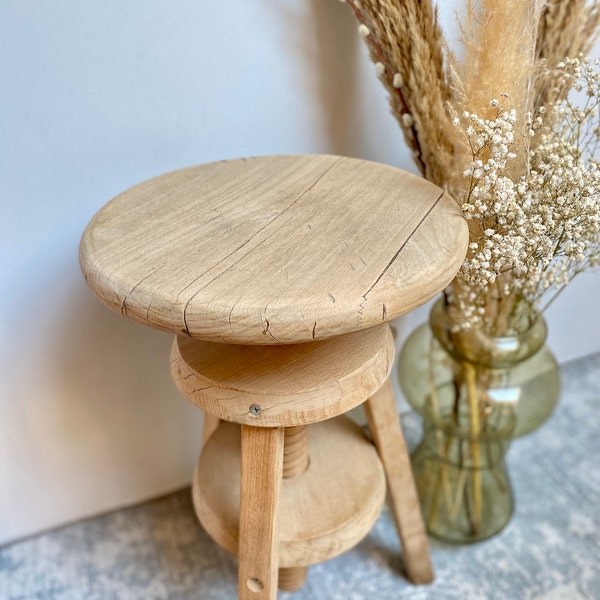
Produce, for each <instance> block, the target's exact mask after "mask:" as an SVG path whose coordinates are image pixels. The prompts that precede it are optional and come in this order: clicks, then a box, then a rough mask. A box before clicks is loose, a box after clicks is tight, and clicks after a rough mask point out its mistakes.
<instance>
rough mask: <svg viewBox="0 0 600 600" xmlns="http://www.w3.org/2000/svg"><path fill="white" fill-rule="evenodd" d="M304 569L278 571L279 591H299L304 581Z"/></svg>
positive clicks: (285, 568) (294, 568)
mask: <svg viewBox="0 0 600 600" xmlns="http://www.w3.org/2000/svg"><path fill="white" fill-rule="evenodd" d="M307 571H308V569H307V568H306V567H283V568H282V569H279V584H278V586H279V589H280V590H285V591H286V592H295V591H296V590H299V589H300V588H301V587H302V586H303V585H304V582H305V581H306V574H307Z"/></svg>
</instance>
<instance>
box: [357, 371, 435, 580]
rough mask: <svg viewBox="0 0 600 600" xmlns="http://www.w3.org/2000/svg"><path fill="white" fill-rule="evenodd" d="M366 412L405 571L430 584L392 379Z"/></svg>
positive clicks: (430, 573) (428, 562)
mask: <svg viewBox="0 0 600 600" xmlns="http://www.w3.org/2000/svg"><path fill="white" fill-rule="evenodd" d="M365 413H366V415H367V420H368V422H369V428H370V430H371V435H372V436H373V440H374V442H375V445H376V446H377V450H378V451H379V456H380V457H381V460H382V462H383V468H384V469H385V474H386V477H387V483H388V491H389V498H390V507H391V509H392V515H393V517H394V521H395V523H396V529H397V530H398V537H399V538H400V543H401V545H402V556H403V559H404V568H405V569H406V574H407V576H408V578H409V579H410V581H412V582H413V583H430V582H431V581H433V568H432V566H431V560H430V557H429V548H428V545H427V534H426V533H425V524H424V522H423V517H422V516H421V508H420V505H419V497H418V496H417V488H416V487H415V481H414V478H413V473H412V468H411V466H410V456H409V455H408V450H407V448H406V443H405V441H404V434H403V433H402V427H401V426H400V418H399V416H398V409H397V407H396V402H395V400H394V390H393V388H392V382H391V381H390V380H389V379H388V380H387V381H386V382H385V384H384V385H383V386H382V387H381V388H380V389H379V390H378V391H377V393H375V394H374V395H373V397H372V398H369V400H368V401H367V402H366V404H365Z"/></svg>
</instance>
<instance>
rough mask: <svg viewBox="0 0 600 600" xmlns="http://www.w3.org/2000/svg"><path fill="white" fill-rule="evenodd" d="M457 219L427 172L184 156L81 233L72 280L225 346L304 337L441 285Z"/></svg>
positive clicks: (355, 326) (454, 245) (461, 234)
mask: <svg viewBox="0 0 600 600" xmlns="http://www.w3.org/2000/svg"><path fill="white" fill-rule="evenodd" d="M466 244H467V227H466V223H465V222H464V221H463V219H462V217H461V214H460V210H459V208H458V206H457V205H456V203H455V202H454V201H453V200H452V199H451V198H449V197H448V196H447V195H445V194H443V193H442V192H441V190H439V188H437V187H436V186H434V185H432V184H430V183H428V182H427V181H425V180H423V179H421V178H419V177H417V176H414V175H411V174H408V173H406V172H404V171H400V170H398V169H394V168H392V167H388V166H385V165H381V164H376V163H371V162H367V161H363V160H358V159H352V158H342V157H337V156H326V155H318V156H272V157H259V158H252V159H238V160H231V161H223V162H220V163H212V164H208V165H202V166H198V167H191V168H188V169H183V170H180V171H175V172H173V173H168V174H166V175H162V176H160V177H156V178H154V179H151V180H149V181H146V182H144V183H141V184H139V185H137V186H135V187H133V188H131V189H129V190H128V191H126V192H124V193H123V194H121V195H119V196H117V197H116V198H115V199H114V200H112V201H111V202H110V203H108V204H107V205H106V206H105V207H104V208H103V209H101V210H100V211H99V212H98V213H97V214H96V216H95V217H94V218H93V219H92V221H91V222H90V224H89V225H88V227H87V229H86V231H85V232H84V235H83V238H82V241H81V245H80V262H81V266H82V270H83V272H84V275H85V277H86V280H87V282H88V284H89V285H90V287H91V288H92V289H93V290H94V292H95V293H96V295H97V296H98V297H99V298H100V300H102V302H104V303H105V304H106V305H107V306H109V307H110V308H111V309H113V310H115V311H118V312H120V313H122V314H123V315H125V316H127V317H130V318H132V319H135V320H137V321H139V322H141V323H143V324H145V325H149V326H152V327H155V328H158V329H162V330H166V331H170V332H173V333H176V334H182V333H183V334H186V335H189V336H190V337H194V338H199V339H203V340H212V341H217V342H227V343H238V344H278V343H298V342H311V341H313V340H318V339H324V338H329V337H333V336H336V335H340V334H344V333H349V332H352V331H359V330H362V329H366V328H368V327H372V326H374V325H378V324H380V323H382V322H385V321H388V320H390V319H393V318H394V317H397V316H399V315H401V314H404V313H406V312H408V311H410V310H412V309H413V308H415V307H416V306H419V305H420V304H422V303H424V302H425V301H427V300H429V299H430V298H431V297H433V296H434V295H435V294H436V293H438V292H439V291H440V290H441V289H443V288H444V287H445V286H446V285H447V284H448V283H449V282H450V280H451V279H452V277H453V276H454V274H455V273H456V271H457V270H458V268H459V266H460V263H461V262H462V259H463V256H464V253H465V250H466Z"/></svg>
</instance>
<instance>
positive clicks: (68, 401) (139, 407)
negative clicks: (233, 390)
mask: <svg viewBox="0 0 600 600" xmlns="http://www.w3.org/2000/svg"><path fill="white" fill-rule="evenodd" d="M61 271H62V272H60V273H56V272H55V273H45V274H44V277H43V278H40V279H43V281H39V282H38V283H37V284H36V289H35V290H33V291H34V292H35V296H36V297H38V298H44V299H46V302H45V303H44V305H43V308H44V311H43V312H39V314H37V315H33V317H32V319H31V321H30V322H28V323H27V324H26V326H27V328H28V330H29V335H21V336H18V339H17V340H16V341H15V343H14V344H13V345H12V348H11V353H12V357H11V358H12V361H11V367H10V369H11V370H10V371H9V372H8V373H7V377H6V378H5V381H3V382H2V384H3V385H2V388H5V389H6V390H7V391H6V393H3V394H2V396H3V397H2V398H0V405H1V409H2V415H3V419H2V422H1V423H0V477H1V479H2V481H3V486H2V490H0V544H1V543H3V542H6V541H9V540H11V539H15V538H18V537H21V536H24V535H28V534H30V533H34V532H36V531H40V530H42V529H46V528H48V527H53V526H56V525H58V524H61V523H64V522H67V521H72V520H74V519H78V518H81V517H84V516H87V515H90V514H95V513H98V512H103V511H106V510H110V509H113V508H115V507H116V506H122V505H125V504H129V503H133V502H137V501H140V500H143V499H146V498H148V497H151V496H156V495H159V494H163V493H166V492H169V491H172V490H174V489H177V488H179V487H182V486H184V485H187V484H188V483H189V482H190V480H191V476H192V473H193V468H194V464H195V462H196V460H197V457H198V454H199V451H200V443H201V432H202V415H201V411H199V410H197V409H196V408H195V407H193V406H191V405H190V404H189V403H188V402H186V400H185V399H184V398H183V397H182V396H181V395H180V394H179V392H178V391H177V389H176V388H175V385H174V383H173V382H172V380H171V377H170V373H169V362H168V357H169V351H170V346H171V342H172V336H170V335H169V334H165V333H161V332H158V331H152V330H150V329H147V328H145V327H143V326H141V325H138V324H136V323H133V322H130V321H128V320H127V319H124V318H122V317H120V316H118V315H116V314H114V313H112V312H111V311H110V310H108V309H107V308H105V307H104V306H102V304H101V303H100V302H99V301H98V300H97V299H96V298H95V297H94V296H93V294H92V292H91V291H90V290H89V289H87V288H86V286H85V282H84V281H83V277H82V276H81V274H80V273H79V272H78V269H77V270H76V263H75V260H71V259H69V264H68V268H67V270H66V271H65V270H64V265H63V267H62V269H61ZM59 275H60V276H59ZM31 292H32V291H31V290H30V291H29V294H30V295H31ZM25 300H27V299H26V298H20V301H22V302H23V304H24V305H26V303H25ZM32 301H33V300H32V298H31V297H30V298H29V304H31V302H32ZM15 327H18V324H16V325H15ZM32 333H33V335H31V334H32ZM5 386H6V387H5ZM42 492H43V493H42ZM17 499H19V500H18V501H17Z"/></svg>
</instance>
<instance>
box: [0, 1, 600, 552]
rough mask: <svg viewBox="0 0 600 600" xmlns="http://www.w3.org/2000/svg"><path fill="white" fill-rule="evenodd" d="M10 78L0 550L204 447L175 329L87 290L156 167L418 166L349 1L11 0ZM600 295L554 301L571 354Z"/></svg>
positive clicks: (2, 283)
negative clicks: (92, 269)
mask: <svg viewBox="0 0 600 600" xmlns="http://www.w3.org/2000/svg"><path fill="white" fill-rule="evenodd" d="M443 4H444V17H445V18H447V19H451V18H452V10H451V9H452V8H453V6H454V5H455V4H456V2H453V3H450V2H449V3H443ZM446 13H447V15H446ZM0 83H1V88H0V89H1V92H0V206H1V208H2V213H1V214H2V217H1V219H0V543H2V542H6V541H9V540H12V539H16V538H18V537H20V536H24V535H27V534H31V533H34V532H36V531H40V530H42V529H44V528H48V527H51V526H54V525H57V524H60V523H63V522H66V521H70V520H74V519H77V518H80V517H82V516H86V515H90V514H94V513H97V512H101V511H105V510H109V509H111V508H113V507H115V506H120V505H123V504H127V503H132V502H136V501H139V500H141V499H144V498H148V497H150V496H153V495H158V494H161V493H163V492H166V491H169V490H172V489H175V488H177V487H179V486H182V485H185V484H187V483H188V482H189V480H190V476H191V472H192V469H193V465H194V463H195V461H196V458H197V454H198V451H199V442H200V431H201V416H200V414H199V412H198V411H196V410H195V409H194V408H192V407H191V406H189V405H188V404H187V403H186V401H185V400H184V399H183V398H182V397H181V396H180V395H179V394H178V392H177V391H176V389H175V387H174V385H173V384H172V383H171V381H170V377H169V373H168V362H167V356H168V352H169V345H170V341H171V340H170V337H169V336H168V335H165V334H162V333H159V332H155V331H151V330H147V329H145V328H144V327H141V326H139V325H137V324H134V323H130V322H128V321H127V320H125V319H122V318H120V317H118V316H116V315H114V314H112V313H111V312H109V311H108V310H106V309H105V308H104V307H103V306H101V305H100V304H99V303H98V302H97V301H96V300H95V299H94V297H93V296H92V294H91V292H89V290H87V289H86V287H85V285H84V283H83V279H82V277H81V275H80V273H79V268H78V264H77V246H78V241H79V236H80V234H81V232H82V230H83V228H84V226H85V224H86V223H87V221H88V220H89V218H90V217H91V216H92V215H93V213H94V212H95V211H96V210H98V209H99V208H100V207H101V206H102V205H103V204H104V203H105V202H106V201H107V200H109V199H110V198H112V197H113V196H115V195H116V194H117V193H118V192H120V191H122V190H123V189H125V188H127V187H129V186H131V185H133V184H134V183H137V182H139V181H141V180H143V179H146V178H148V177H151V176H153V175H157V174H160V173H163V172H165V171H169V170H172V169H175V168H179V167H183V166H187V165H191V164H196V163H201V162H206V161H212V160H217V159H222V158H228V157H234V156H241V155H257V154H272V153H301V152H307V153H309V152H310V153H319V152H328V153H337V154H347V155H351V156H358V157H364V158H369V159H373V160H379V161H382V162H387V163H390V164H394V165H397V166H401V167H403V168H408V169H412V166H411V164H410V162H409V160H408V158H407V152H406V150H405V148H404V146H403V143H402V140H401V135H400V133H399V130H398V128H397V126H396V124H395V122H394V121H393V119H392V118H391V117H390V116H389V115H388V110H387V103H386V99H385V96H384V93H383V90H382V89H381V86H380V84H379V83H378V82H377V81H376V80H375V78H374V75H373V72H372V67H371V65H370V63H369V62H368V60H367V59H366V58H365V53H364V49H363V48H362V47H361V46H360V45H359V42H358V40H357V36H356V34H355V23H354V21H353V20H352V18H351V16H350V14H349V11H348V9H347V7H345V6H344V5H342V4H340V3H339V2H337V1H335V0H255V1H253V2H244V1H242V0H228V1H227V2H220V3H219V2H197V1H195V0H170V1H167V0H127V1H126V2H123V1H122V0H104V1H103V2H90V1H87V2H82V1H81V0H52V1H50V0H2V2H0ZM599 293H600V282H599V278H598V277H597V276H596V275H594V276H589V277H587V278H586V279H582V280H581V282H579V285H577V284H576V285H574V286H573V289H572V290H570V291H569V293H567V294H565V295H564V297H563V298H562V299H561V300H560V301H559V302H557V304H556V306H555V307H554V308H553V309H552V312H551V314H550V319H549V320H550V325H551V343H552V345H553V347H554V350H555V352H556V354H557V355H558V356H559V358H560V359H561V360H567V359H570V358H573V357H575V356H579V355H584V354H587V353H590V352H593V351H598V350H600V335H598V334H599V333H600V328H599V326H598V323H597V321H596V320H595V312H594V308H595V306H594V303H595V298H596V297H597V296H598V294H599ZM424 314H425V312H424V311H423V310H421V311H418V312H417V313H416V314H414V315H411V316H409V317H407V318H405V319H403V320H402V321H401V323H400V324H399V328H400V334H401V335H400V337H401V339H403V338H404V337H405V336H406V334H407V333H408V332H409V331H410V330H411V329H412V328H413V327H414V326H415V324H416V323H417V322H418V321H419V320H421V319H423V318H424Z"/></svg>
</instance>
